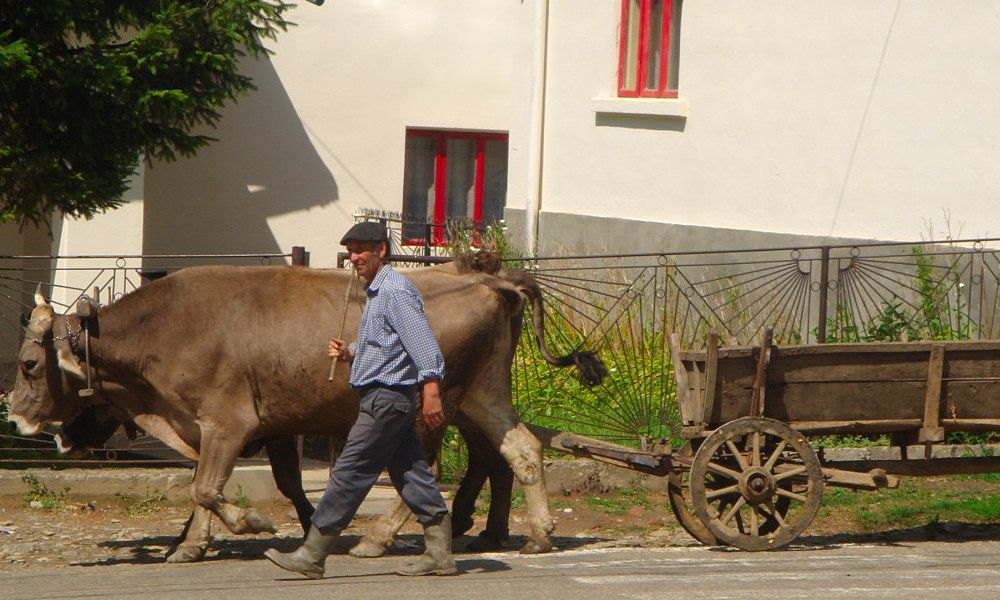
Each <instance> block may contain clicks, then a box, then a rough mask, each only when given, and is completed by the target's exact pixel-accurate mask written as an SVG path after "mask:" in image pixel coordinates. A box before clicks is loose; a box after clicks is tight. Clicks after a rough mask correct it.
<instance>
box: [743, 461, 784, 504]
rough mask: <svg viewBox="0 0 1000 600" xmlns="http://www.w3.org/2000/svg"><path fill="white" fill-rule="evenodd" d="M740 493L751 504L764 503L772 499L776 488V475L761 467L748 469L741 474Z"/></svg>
mask: <svg viewBox="0 0 1000 600" xmlns="http://www.w3.org/2000/svg"><path fill="white" fill-rule="evenodd" d="M739 485H740V493H741V494H743V497H744V498H746V500H747V502H749V503H750V504H762V503H766V502H768V501H769V500H770V498H771V497H772V496H773V495H774V490H775V488H776V485H775V481H774V477H773V476H772V475H771V474H770V473H768V472H767V471H765V470H764V469H761V468H759V467H755V468H751V469H747V470H746V471H744V472H743V473H742V475H741V476H740V482H739Z"/></svg>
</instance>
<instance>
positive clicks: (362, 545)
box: [350, 538, 385, 558]
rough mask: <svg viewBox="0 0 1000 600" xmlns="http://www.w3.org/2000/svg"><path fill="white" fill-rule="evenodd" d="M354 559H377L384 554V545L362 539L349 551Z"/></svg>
mask: <svg viewBox="0 0 1000 600" xmlns="http://www.w3.org/2000/svg"><path fill="white" fill-rule="evenodd" d="M350 554H351V556H353V557H354V558H378V557H380V556H382V555H383V554H385V545H384V544H378V543H375V542H372V541H370V540H368V539H365V538H362V539H361V541H360V542H358V544H357V545H356V546H354V547H353V548H351V551H350Z"/></svg>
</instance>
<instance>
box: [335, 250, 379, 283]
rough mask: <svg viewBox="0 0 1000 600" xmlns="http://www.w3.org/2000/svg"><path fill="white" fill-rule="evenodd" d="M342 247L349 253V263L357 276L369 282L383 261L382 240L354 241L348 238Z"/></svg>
mask: <svg viewBox="0 0 1000 600" xmlns="http://www.w3.org/2000/svg"><path fill="white" fill-rule="evenodd" d="M344 248H345V249H346V250H347V253H348V255H350V260H351V264H352V265H354V268H355V270H357V272H358V276H360V277H361V278H362V279H364V280H365V283H371V281H372V279H375V274H376V273H378V270H379V269H380V268H382V265H383V264H384V263H385V256H384V254H383V250H384V244H383V243H382V242H356V241H354V240H349V241H348V242H347V243H346V244H345V245H344Z"/></svg>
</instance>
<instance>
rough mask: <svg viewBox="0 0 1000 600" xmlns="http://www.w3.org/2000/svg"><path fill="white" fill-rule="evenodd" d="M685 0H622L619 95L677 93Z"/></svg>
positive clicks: (660, 96) (666, 94)
mask: <svg viewBox="0 0 1000 600" xmlns="http://www.w3.org/2000/svg"><path fill="white" fill-rule="evenodd" d="M682 4H683V0H622V20H621V32H620V38H619V44H618V45H619V48H618V51H619V56H618V95H619V96H625V97H635V96H643V97H654V98H676V97H677V65H678V61H677V58H678V51H679V49H680V43H679V42H680V35H679V34H680V24H681V6H682Z"/></svg>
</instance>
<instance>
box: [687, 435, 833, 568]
mask: <svg viewBox="0 0 1000 600" xmlns="http://www.w3.org/2000/svg"><path fill="white" fill-rule="evenodd" d="M690 488H691V502H692V504H693V506H694V512H695V514H696V515H697V516H698V518H699V519H701V521H702V522H703V523H704V524H705V526H706V527H707V528H708V530H709V531H711V532H712V533H713V534H714V535H715V538H716V540H717V541H718V542H720V543H724V544H729V545H732V546H736V547H737V548H740V549H741V550H750V551H758V550H773V549H776V548H781V547H783V546H785V545H787V544H788V543H790V542H791V541H792V540H794V539H795V538H796V537H798V536H799V534H801V533H802V532H803V531H805V529H806V527H808V526H809V523H811V522H812V520H813V517H815V516H816V511H818V510H819V504H820V499H821V498H822V496H823V470H822V467H821V466H820V463H819V459H817V458H816V453H815V452H813V450H812V448H810V447H809V444H808V443H806V441H805V438H803V437H802V435H800V434H799V433H798V432H796V431H795V430H794V429H792V428H791V427H789V426H788V425H785V424H784V423H781V422H780V421H774V420H772V419H763V418H756V417H744V418H742V419H737V420H735V421H730V422H729V423H726V424H725V425H723V426H722V427H720V428H718V429H716V430H715V431H714V432H712V434H711V435H709V436H708V437H707V438H706V439H705V441H704V442H702V444H701V447H700V448H699V449H698V451H697V452H696V453H695V456H694V463H693V464H692V465H691V475H690Z"/></svg>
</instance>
